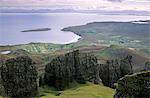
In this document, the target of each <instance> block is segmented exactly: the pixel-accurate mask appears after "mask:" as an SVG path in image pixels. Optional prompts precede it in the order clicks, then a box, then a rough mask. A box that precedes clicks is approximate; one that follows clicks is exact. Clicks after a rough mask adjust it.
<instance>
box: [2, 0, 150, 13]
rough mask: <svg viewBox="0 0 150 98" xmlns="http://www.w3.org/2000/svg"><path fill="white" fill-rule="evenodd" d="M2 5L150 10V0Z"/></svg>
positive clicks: (14, 0)
mask: <svg viewBox="0 0 150 98" xmlns="http://www.w3.org/2000/svg"><path fill="white" fill-rule="evenodd" d="M0 6H1V7H33V8H34V7H41V8H73V9H103V10H140V11H150V0H0Z"/></svg>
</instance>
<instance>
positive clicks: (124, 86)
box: [115, 70, 150, 98]
mask: <svg viewBox="0 0 150 98" xmlns="http://www.w3.org/2000/svg"><path fill="white" fill-rule="evenodd" d="M149 77H150V70H149V71H145V72H140V73H135V74H133V75H127V76H125V77H123V78H121V79H120V80H119V81H118V87H117V89H116V94H115V98H149V96H150V78H149Z"/></svg>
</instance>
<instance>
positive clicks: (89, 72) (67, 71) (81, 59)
mask: <svg viewBox="0 0 150 98" xmlns="http://www.w3.org/2000/svg"><path fill="white" fill-rule="evenodd" d="M44 79H45V83H46V84H48V85H50V86H55V87H56V88H57V89H58V90H62V89H63V88H65V87H66V86H68V85H69V83H70V82H72V81H76V82H78V83H85V82H86V81H90V82H93V83H96V84H99V83H101V79H100V78H99V70H98V64H97V58H96V57H95V56H94V55H91V54H89V53H81V52H80V51H79V50H76V51H73V52H70V53H67V54H65V55H62V56H59V57H57V58H55V59H53V60H52V61H51V62H50V63H49V64H47V65H46V68H45V77H44Z"/></svg>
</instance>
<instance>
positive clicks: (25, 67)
mask: <svg viewBox="0 0 150 98" xmlns="http://www.w3.org/2000/svg"><path fill="white" fill-rule="evenodd" d="M34 64H35V63H34V62H33V61H32V60H31V59H30V58H29V57H27V56H23V57H17V58H12V59H8V60H7V61H5V62H4V63H3V64H2V66H1V80H2V85H3V87H4V90H5V93H6V95H7V96H9V97H13V98H30V97H33V96H35V95H36V93H37V71H36V68H35V66H34Z"/></svg>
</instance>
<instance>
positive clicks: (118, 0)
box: [107, 0, 124, 2]
mask: <svg viewBox="0 0 150 98" xmlns="http://www.w3.org/2000/svg"><path fill="white" fill-rule="evenodd" d="M107 1H110V2H122V1H124V0H107Z"/></svg>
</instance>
